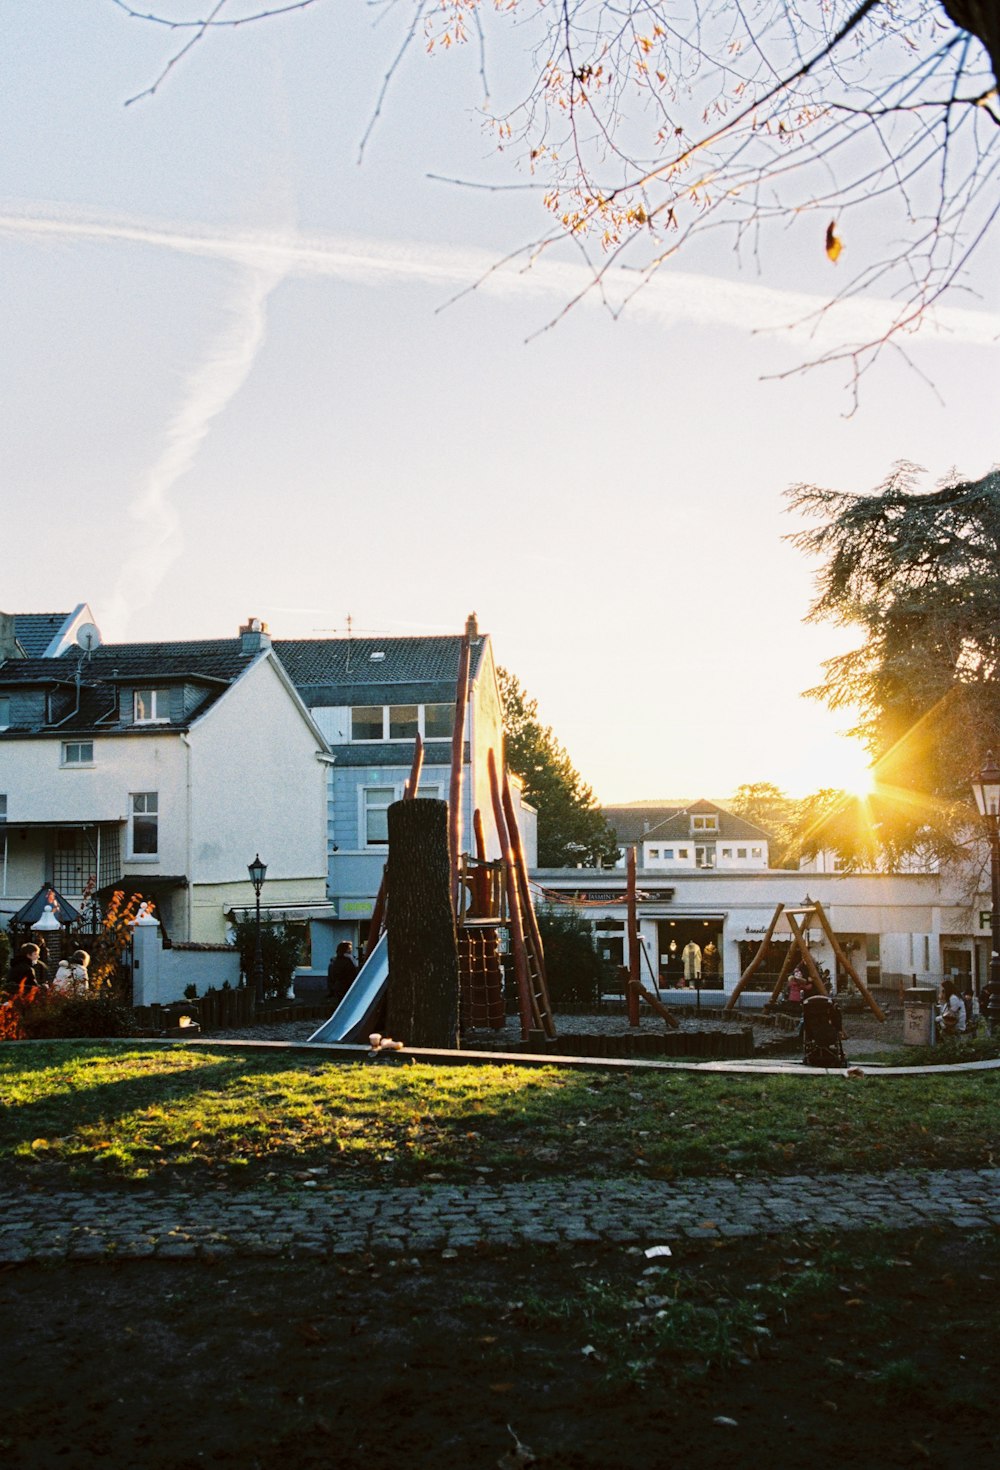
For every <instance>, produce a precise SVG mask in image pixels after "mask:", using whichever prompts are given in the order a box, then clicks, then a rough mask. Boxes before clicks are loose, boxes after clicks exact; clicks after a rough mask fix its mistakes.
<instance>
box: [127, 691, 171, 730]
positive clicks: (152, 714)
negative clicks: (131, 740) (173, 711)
mask: <svg viewBox="0 0 1000 1470" xmlns="http://www.w3.org/2000/svg"><path fill="white" fill-rule="evenodd" d="M134 717H135V722H136V724H137V725H159V724H163V723H164V722H165V721H167V720H169V719H170V690H169V689H137V690H136V691H135V716H134Z"/></svg>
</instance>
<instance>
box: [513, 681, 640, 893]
mask: <svg viewBox="0 0 1000 1470" xmlns="http://www.w3.org/2000/svg"><path fill="white" fill-rule="evenodd" d="M497 676H498V678H499V681H500V697H501V699H502V701H503V728H504V758H505V760H506V762H507V766H508V769H509V770H511V771H512V772H513V773H514V775H516V776H520V778H521V780H522V782H523V783H524V794H525V797H526V799H527V800H528V801H529V802H530V803H531V805H532V806H533V807H536V808H537V810H538V865H539V867H541V868H575V867H585V868H599V867H602V866H607V865H609V864H614V863H616V862H617V861H618V839H617V838H616V836H615V834H614V832H613V831H612V830H611V828H610V827H609V826H608V823H607V822H606V821H605V819H604V816H603V814H602V813H601V810H600V808H599V807H598V806H596V804H595V802H594V793H593V791H592V790H591V789H590V787H589V786H588V785H586V783H585V782H584V780H583V778H582V777H581V776H580V773H579V771H577V770H576V768H575V767H574V765H573V763H572V761H571V760H570V758H569V756H568V755H567V754H566V751H565V750H564V749H563V747H562V746H561V745H560V744H559V741H558V740H557V739H556V737H555V735H554V734H553V733H552V729H551V727H550V726H548V725H543V724H542V723H541V721H540V720H539V718H538V701H537V700H535V699H530V698H529V697H528V695H527V694H526V693H525V691H524V690H523V689H522V688H521V685H520V683H519V682H518V680H517V679H515V677H514V675H513V674H510V673H508V672H507V670H506V669H498V670H497Z"/></svg>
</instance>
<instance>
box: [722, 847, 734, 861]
mask: <svg viewBox="0 0 1000 1470" xmlns="http://www.w3.org/2000/svg"><path fill="white" fill-rule="evenodd" d="M732 855H733V849H732V848H731V847H724V848H723V849H722V856H723V857H727V858H731V857H732Z"/></svg>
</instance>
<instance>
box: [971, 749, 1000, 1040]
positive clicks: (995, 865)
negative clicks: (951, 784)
mask: <svg viewBox="0 0 1000 1470" xmlns="http://www.w3.org/2000/svg"><path fill="white" fill-rule="evenodd" d="M972 794H973V796H974V797H975V798H976V806H977V807H978V808H979V815H980V816H981V817H982V819H983V826H984V827H985V829H986V836H987V839H988V841H989V844H990V936H991V937H990V951H991V953H990V1004H989V1009H988V1012H987V1016H988V1019H989V1023H990V1032H991V1034H992V1035H993V1036H1000V766H998V765H997V763H996V761H995V760H994V759H993V752H992V750H988V751H987V752H986V764H985V765H984V766H983V769H982V770H981V771H980V772H979V775H978V776H973V778H972Z"/></svg>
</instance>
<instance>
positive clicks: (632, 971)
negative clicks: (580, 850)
mask: <svg viewBox="0 0 1000 1470" xmlns="http://www.w3.org/2000/svg"><path fill="white" fill-rule="evenodd" d="M625 887H626V897H627V901H628V979H629V983H628V992H627V995H626V1001H627V1003H628V1023H629V1025H630V1026H638V1024H639V992H638V988H637V987H638V986H639V984H640V981H641V978H642V972H641V970H640V967H639V966H640V961H639V916H638V903H637V895H636V886H635V848H634V847H630V848H629V850H628V855H627V864H626V885H625Z"/></svg>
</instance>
